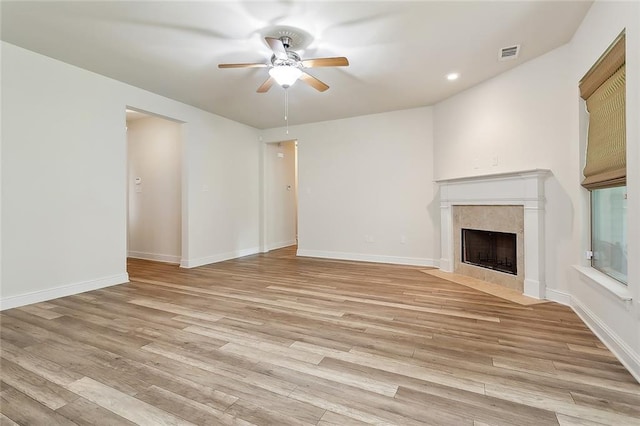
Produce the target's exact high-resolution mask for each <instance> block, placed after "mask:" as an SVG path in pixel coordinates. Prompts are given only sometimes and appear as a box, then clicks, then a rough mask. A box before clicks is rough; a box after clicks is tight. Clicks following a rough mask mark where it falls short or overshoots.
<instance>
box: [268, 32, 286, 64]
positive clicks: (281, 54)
mask: <svg viewBox="0 0 640 426" xmlns="http://www.w3.org/2000/svg"><path fill="white" fill-rule="evenodd" d="M264 40H265V41H266V42H267V44H268V45H269V47H270V48H271V50H273V54H274V55H276V58H278V59H288V58H289V55H287V49H285V48H284V44H282V40H280V39H279V38H275V37H265V38H264Z"/></svg>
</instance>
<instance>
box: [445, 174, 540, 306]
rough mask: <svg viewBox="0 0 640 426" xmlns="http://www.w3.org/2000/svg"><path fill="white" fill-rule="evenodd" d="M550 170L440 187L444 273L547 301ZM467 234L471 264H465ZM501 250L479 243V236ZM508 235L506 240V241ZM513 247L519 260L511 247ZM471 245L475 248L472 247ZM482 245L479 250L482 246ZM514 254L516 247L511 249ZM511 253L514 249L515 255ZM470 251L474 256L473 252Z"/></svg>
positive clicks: (455, 181) (459, 181)
mask: <svg viewBox="0 0 640 426" xmlns="http://www.w3.org/2000/svg"><path fill="white" fill-rule="evenodd" d="M548 173H549V171H548V170H541V169H535V170H527V171H522V172H512V173H501V174H494V175H485V176H474V177H466V178H457V179H443V180H438V181H437V182H438V184H439V185H440V214H441V230H442V231H441V232H442V234H441V253H442V257H441V259H440V269H441V270H442V271H446V272H455V273H458V274H462V275H467V276H471V277H474V278H479V279H482V280H484V281H489V282H493V283H496V284H499V285H502V286H504V287H508V288H511V289H514V290H518V291H520V292H522V293H524V294H525V295H527V296H531V297H535V298H538V299H543V298H544V297H545V283H544V184H543V181H544V178H545V176H547V174H548ZM463 229H468V230H471V231H473V232H470V233H469V234H468V235H469V237H471V238H472V240H468V238H469V237H467V241H466V245H467V247H466V250H467V252H468V253H467V257H468V258H469V257H470V258H472V259H471V261H469V259H467V261H466V262H463V254H464V247H465V246H464V245H463ZM475 231H488V234H484V235H485V236H487V238H488V240H487V241H490V240H491V239H493V240H496V242H497V243H498V246H496V247H494V248H489V246H488V245H487V244H489V243H488V242H486V243H478V242H476V241H475V239H477V238H480V236H481V235H482V233H481V232H475ZM503 234H504V235H503ZM513 241H515V255H512V254H511V253H510V252H509V254H506V253H507V251H506V250H507V248H506V247H507V246H508V245H511V244H513ZM471 243H473V244H474V245H473V246H468V245H469V244H471ZM478 244H480V245H478ZM511 248H512V247H511ZM511 248H510V249H511ZM469 250H471V251H472V253H470V252H469ZM514 272H515V273H514Z"/></svg>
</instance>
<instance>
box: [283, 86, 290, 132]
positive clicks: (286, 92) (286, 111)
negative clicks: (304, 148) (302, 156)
mask: <svg viewBox="0 0 640 426" xmlns="http://www.w3.org/2000/svg"><path fill="white" fill-rule="evenodd" d="M284 121H285V123H286V124H287V134H289V90H288V88H285V89H284Z"/></svg>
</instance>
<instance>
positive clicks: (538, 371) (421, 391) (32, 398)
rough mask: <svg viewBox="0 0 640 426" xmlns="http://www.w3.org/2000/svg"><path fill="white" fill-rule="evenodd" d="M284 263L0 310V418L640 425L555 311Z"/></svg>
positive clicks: (638, 404) (347, 270)
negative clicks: (0, 377) (0, 346)
mask: <svg viewBox="0 0 640 426" xmlns="http://www.w3.org/2000/svg"><path fill="white" fill-rule="evenodd" d="M294 253H295V252H294V250H293V249H292V248H287V249H282V250H277V251H274V252H271V253H269V254H266V255H255V256H249V257H245V258H242V259H237V260H232V261H228V262H223V263H218V264H215V265H210V266H205V267H201V268H196V269H190V270H187V269H180V268H178V267H176V266H172V265H166V264H161V263H153V262H147V261H140V260H131V261H130V262H129V273H130V276H131V280H132V282H131V283H129V284H125V285H120V286H114V287H110V288H107V289H102V290H97V291H92V292H88V293H84V294H80V295H76V296H71V297H65V298H61V299H57V300H53V301H49V302H45V303H39V304H36V305H31V306H27V307H23V308H17V309H11V310H7V311H4V312H3V313H2V314H1V315H0V319H1V332H2V341H1V343H2V350H1V354H2V365H1V368H2V381H1V384H0V394H1V397H2V398H1V403H2V405H1V407H0V411H1V412H2V415H1V416H0V424H1V425H5V424H7V425H10V424H14V422H15V423H18V424H25V425H27V424H28V425H54V424H74V423H77V424H92V425H94V424H97V425H100V424H102V425H117V424H129V425H130V424H134V423H138V424H149V425H173V424H175V425H179V424H270V425H285V424H299V425H302V424H311V425H348V424H360V423H373V424H398V425H417V424H439V425H477V426H479V425H536V426H537V425H557V424H561V425H578V424H584V425H591V424H607V425H632V424H640V385H638V383H636V382H635V381H634V380H633V378H632V377H631V376H630V375H629V374H628V373H627V372H626V371H625V369H624V368H623V367H622V366H621V365H620V363H619V362H618V361H617V360H616V358H615V357H614V356H613V355H612V354H611V353H610V352H609V351H608V350H607V349H606V348H605V347H604V346H603V345H602V344H601V343H600V342H599V341H598V339H597V338H596V337H595V336H594V335H593V334H592V333H591V332H590V331H589V330H588V329H587V327H585V325H584V324H583V323H582V322H581V321H580V320H579V318H578V317H577V316H576V315H575V314H574V313H573V312H572V311H571V310H570V309H569V308H567V307H564V306H561V305H558V304H555V303H545V304H540V305H532V306H522V305H518V304H514V303H511V302H509V301H505V300H503V299H499V298H496V297H495V296H492V295H489V294H485V293H481V292H478V291H476V290H474V289H472V288H468V287H465V286H462V285H459V284H455V283H452V282H449V281H445V280H442V279H440V278H438V277H435V276H431V275H427V274H424V273H422V272H420V269H419V268H414V267H407V266H392V265H380V264H369V263H356V262H339V261H328V260H319V259H309V258H296V257H295V255H294Z"/></svg>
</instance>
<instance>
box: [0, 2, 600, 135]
mask: <svg viewBox="0 0 640 426" xmlns="http://www.w3.org/2000/svg"><path fill="white" fill-rule="evenodd" d="M590 6H591V2H590V1H589V2H587V1H524V2H504V1H495V2H488V1H486V2H481V1H471V2H458V1H429V2H426V1H425V2H420V1H411V2H403V1H389V2H381V1H355V2H345V1H325V2H317V1H252V2H248V1H211V2H191V1H181V2H179V1H172V2H167V1H158V2H150V1H134V2H128V1H117V2H116V1H113V2H79V1H70V2H52V1H46V2H30V1H16V2H11V1H2V3H1V7H2V10H1V19H2V22H1V36H2V40H4V41H7V42H9V43H12V44H15V45H18V46H22V47H24V48H27V49H29V50H33V51H36V52H39V53H42V54H44V55H47V56H50V57H53V58H56V59H60V60H62V61H64V62H68V63H70V64H74V65H77V66H79V67H82V68H85V69H88V70H91V71H94V72H97V73H100V74H103V75H106V76H109V77H112V78H115V79H117V80H121V81H124V82H126V83H129V84H132V85H134V86H138V87H141V88H144V89H147V90H149V91H152V92H155V93H158V94H161V95H164V96H167V97H169V98H173V99H176V100H179V101H182V102H185V103H187V104H191V105H194V106H197V107H199V108H202V109H204V110H207V111H210V112H213V113H215V114H218V115H221V116H224V117H228V118H231V119H233V120H236V121H239V122H242V123H246V124H248V125H251V126H254V127H257V128H271V127H279V126H282V125H284V118H283V109H284V91H283V89H282V88H280V87H277V86H274V87H273V88H272V89H271V90H270V91H269V92H268V93H266V94H258V93H256V89H257V88H258V86H259V85H260V84H261V83H262V82H263V81H264V80H265V79H266V78H267V76H268V75H267V69H266V68H252V69H218V68H217V64H218V63H227V62H265V63H266V62H267V61H268V59H269V57H270V55H271V51H270V50H269V49H268V47H267V46H266V44H265V42H264V39H263V38H264V36H265V35H277V34H275V33H274V28H279V27H282V26H286V27H294V28H298V29H300V30H301V31H302V32H303V33H306V35H307V37H308V39H307V43H308V47H307V48H306V49H305V50H303V51H298V53H300V55H301V56H302V57H303V59H304V58H307V59H308V58H316V57H327V56H346V57H348V58H349V61H350V66H349V67H344V68H314V69H311V70H310V71H309V73H310V74H312V75H313V76H315V77H317V78H319V79H321V80H323V81H324V82H325V83H327V84H328V85H329V86H331V88H330V89H329V90H328V91H326V92H324V93H320V92H317V91H315V90H314V89H312V88H311V87H309V86H307V85H305V84H304V83H301V82H298V83H296V84H295V85H294V86H292V87H291V88H290V89H289V102H290V113H289V123H290V124H300V123H308V122H316V121H324V120H330V119H337V118H344V117H352V116H357V115H364V114H370V113H376V112H384V111H391V110H400V109H406V108H413V107H418V106H424V105H431V104H433V103H436V102H438V101H441V100H443V99H446V98H447V97H449V96H452V95H454V94H456V93H458V92H461V91H463V90H465V89H467V88H469V87H471V86H473V85H475V84H478V83H479V82H481V81H483V80H486V79H488V78H490V77H493V76H495V75H497V74H500V73H502V72H504V71H506V70H508V69H510V68H513V67H514V66H517V65H519V64H521V63H523V62H525V61H528V60H530V59H532V58H535V57H536V56H539V55H541V54H543V53H545V52H548V51H550V50H552V49H554V48H556V47H558V46H561V45H562V44H564V43H566V42H568V41H569V40H570V38H571V36H572V35H573V33H574V32H575V30H576V28H577V27H578V25H579V24H580V22H581V21H582V19H583V17H584V15H585V14H586V12H587V10H588V9H589V7H590ZM514 44H520V45H521V46H522V48H521V53H520V56H519V57H518V58H517V59H516V60H512V61H506V62H500V61H498V59H497V57H498V50H499V49H500V48H502V47H506V46H511V45H514ZM450 72H459V73H460V74H461V77H460V79H458V80H457V81H454V82H450V81H447V80H446V78H445V75H446V74H448V73H450Z"/></svg>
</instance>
